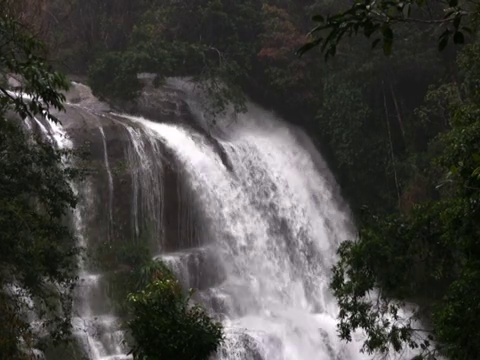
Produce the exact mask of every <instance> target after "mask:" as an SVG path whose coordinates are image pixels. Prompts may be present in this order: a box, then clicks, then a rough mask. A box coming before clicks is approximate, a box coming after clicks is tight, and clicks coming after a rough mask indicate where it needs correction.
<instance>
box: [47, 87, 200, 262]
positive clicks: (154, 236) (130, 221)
mask: <svg viewBox="0 0 480 360" xmlns="http://www.w3.org/2000/svg"><path fill="white" fill-rule="evenodd" d="M182 96H183V94H182V92H181V91H178V90H174V89H171V88H166V87H162V88H157V89H156V88H153V87H152V86H150V87H146V88H145V90H144V91H143V93H142V96H141V97H140V98H139V99H138V101H137V102H136V104H134V105H129V106H127V109H125V111H127V110H128V111H129V112H133V113H135V114H137V115H139V116H144V117H145V118H148V119H150V120H152V121H156V122H168V123H175V124H179V125H182V126H191V127H195V124H194V120H193V116H192V115H191V113H190V112H189V109H188V106H187V104H186V103H185V102H184V101H183V99H182ZM67 102H68V105H67V106H66V112H60V113H56V114H55V115H56V116H57V117H58V118H59V119H60V121H61V123H62V125H63V127H64V129H65V130H66V131H67V133H68V135H69V137H70V138H71V140H72V142H73V144H74V148H75V149H76V150H79V152H80V153H81V154H83V156H84V161H82V166H84V167H86V170H87V174H88V176H87V179H86V181H87V182H88V184H89V192H90V193H89V194H84V195H85V196H88V197H89V202H90V203H89V204H88V208H89V211H88V225H87V226H86V229H87V232H88V241H89V245H91V244H97V245H98V244H102V243H106V242H112V241H113V242H114V243H116V244H118V243H129V242H132V241H138V240H139V239H142V240H144V241H145V244H147V245H148V247H149V248H150V250H151V251H152V252H153V253H159V252H160V251H161V252H165V251H169V252H170V251H177V250H181V249H185V248H190V247H193V246H198V245H199V243H200V242H201V239H200V234H201V231H200V224H201V214H200V212H199V211H197V210H196V205H195V200H194V199H192V196H191V194H190V193H189V190H188V188H187V187H186V184H185V183H184V181H183V177H182V174H181V170H180V169H179V167H178V166H177V164H176V160H175V159H174V158H173V157H172V156H171V154H170V153H169V151H168V150H167V149H166V148H165V146H164V145H163V144H162V143H161V142H160V141H159V140H155V139H153V138H151V137H149V136H148V135H146V134H145V133H144V130H143V129H142V128H141V127H139V125H138V124H136V123H134V122H130V121H128V120H127V119H125V118H122V117H120V116H116V115H114V111H112V110H111V108H110V107H109V106H108V105H107V104H105V103H102V102H100V101H98V100H97V99H96V98H95V97H93V95H92V94H91V91H90V89H89V88H88V87H85V86H83V85H79V84H76V85H74V86H73V87H72V89H71V90H70V91H69V93H68V94H67ZM117 112H118V111H117Z"/></svg>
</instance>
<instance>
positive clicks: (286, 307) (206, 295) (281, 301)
mask: <svg viewBox="0 0 480 360" xmlns="http://www.w3.org/2000/svg"><path fill="white" fill-rule="evenodd" d="M124 118H126V119H128V120H130V121H134V122H137V123H139V124H140V125H141V126H142V127H143V128H144V129H145V130H146V131H147V134H148V135H149V136H151V137H154V138H158V139H160V140H161V141H162V142H163V143H164V144H165V145H166V146H167V147H168V148H170V149H171V150H172V151H173V152H174V154H175V156H176V157H177V158H178V161H179V162H180V163H181V164H182V166H183V167H184V169H185V171H186V173H187V176H188V179H187V182H188V184H189V185H190V187H191V189H192V190H193V191H194V193H195V194H196V195H197V197H198V199H199V202H200V204H201V207H202V209H203V212H204V216H205V219H206V221H207V223H208V225H209V226H208V229H207V233H206V234H204V237H205V238H208V239H210V241H208V242H207V243H206V244H205V246H204V247H202V248H197V249H189V250H185V251H182V252H180V253H175V254H165V255H164V256H163V259H164V260H165V261H166V262H167V263H169V264H170V265H171V266H172V268H173V269H174V270H176V271H177V273H178V274H179V276H181V277H183V278H185V277H187V278H188V275H189V266H191V265H190V264H188V263H187V262H188V261H190V259H191V258H192V257H196V258H198V257H205V256H206V255H205V254H208V256H209V257H210V258H213V259H214V260H215V261H214V262H213V263H216V264H218V265H217V266H218V268H217V271H218V272H222V273H223V277H222V278H223V279H224V280H223V281H222V282H220V283H219V284H217V285H215V286H212V287H209V288H206V289H202V290H201V291H199V297H200V298H201V299H202V300H203V302H204V303H205V304H207V306H209V307H210V308H211V310H212V311H214V312H216V313H217V314H219V316H221V317H222V319H223V322H224V325H225V329H226V335H227V339H226V342H225V344H224V346H223V348H222V349H221V351H220V352H219V355H218V357H219V359H225V360H227V359H228V360H236V359H264V360H277V359H278V360H283V359H284V360H311V359H319V360H322V359H325V360H327V359H345V360H347V359H361V358H364V356H363V355H362V354H360V346H359V344H358V343H352V344H349V345H346V344H344V343H341V342H340V341H339V339H338V338H337V335H336V319H335V318H336V314H337V307H336V304H335V302H334V300H333V299H332V296H331V294H330V292H329V290H328V283H329V275H330V273H329V269H330V267H331V265H332V264H333V262H334V261H335V250H336V248H337V247H338V245H339V243H340V242H341V241H342V240H345V239H348V238H351V236H352V234H351V233H350V232H349V229H350V226H351V225H350V223H349V220H348V213H347V212H345V211H343V210H342V209H341V206H339V203H338V200H337V199H336V194H335V193H334V191H333V189H332V185H333V184H331V183H330V180H329V179H330V175H329V174H322V173H320V172H319V167H318V161H319V159H320V156H319V155H318V154H317V153H311V152H309V151H307V149H306V147H305V146H304V144H302V143H300V141H299V138H298V136H297V134H296V132H298V130H296V129H293V128H291V127H290V126H287V125H286V124H284V123H283V122H281V121H280V120H278V119H275V117H274V116H273V115H272V114H271V113H268V112H265V111H261V110H260V109H258V108H256V107H254V106H250V110H249V111H248V112H247V113H246V114H244V115H241V116H240V117H239V119H238V121H237V122H236V124H235V125H234V126H233V127H230V129H229V130H228V132H227V134H226V135H227V136H225V139H224V140H221V141H220V145H221V146H222V148H223V149H224V150H225V152H226V154H227V156H228V159H229V161H230V162H231V164H232V167H233V169H232V171H229V169H227V167H226V166H225V165H224V163H223V162H222V159H221V157H220V156H219V154H218V153H217V152H216V151H215V149H214V147H213V146H211V144H210V143H209V142H208V141H207V139H205V138H204V137H202V136H201V135H199V134H196V133H194V132H193V131H192V130H189V129H187V128H184V127H180V126H176V125H170V124H161V123H155V122H151V121H148V120H145V119H142V118H138V117H132V116H124ZM184 281H185V279H184ZM186 281H187V282H188V279H186Z"/></svg>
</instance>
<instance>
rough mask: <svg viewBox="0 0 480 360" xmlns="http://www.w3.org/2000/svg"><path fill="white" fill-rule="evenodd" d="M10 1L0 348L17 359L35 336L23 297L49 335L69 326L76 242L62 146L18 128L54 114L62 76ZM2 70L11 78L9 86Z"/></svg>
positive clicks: (1, 26)
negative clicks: (70, 221)
mask: <svg viewBox="0 0 480 360" xmlns="http://www.w3.org/2000/svg"><path fill="white" fill-rule="evenodd" d="M17 5H18V3H17V2H14V1H10V0H2V1H0V7H1V13H0V78H1V79H2V81H1V82H0V168H1V169H2V170H1V172H0V238H1V242H0V286H1V289H2V290H1V291H0V352H1V353H2V356H4V357H6V358H18V359H22V358H23V357H25V356H29V354H28V351H29V348H30V347H31V346H33V344H34V341H35V338H34V337H33V336H32V335H33V333H32V330H33V329H32V327H31V325H30V322H29V321H28V319H27V318H26V311H28V310H32V309H30V305H29V302H30V301H32V302H33V303H34V304H35V310H36V311H37V315H39V317H40V320H41V321H42V323H43V326H44V327H45V328H46V329H47V330H48V331H49V332H50V334H51V338H52V339H53V340H62V339H65V338H66V336H68V334H69V329H70V311H71V291H72V289H73V286H74V283H75V276H76V274H75V268H76V254H77V249H76V246H75V239H74V236H73V234H72V233H71V231H70V229H69V227H68V224H67V222H66V221H65V220H66V215H67V213H68V211H69V210H70V209H71V208H73V207H74V206H75V203H76V197H75V195H74V193H73V191H72V189H71V186H70V181H72V180H73V179H74V178H75V177H76V174H77V172H76V171H75V170H74V169H73V168H71V167H69V166H64V163H63V160H64V159H65V156H68V154H67V153H66V152H64V151H62V150H60V149H56V148H55V147H53V146H52V144H51V143H50V142H49V141H48V140H47V139H44V138H42V136H37V135H35V134H29V133H26V132H25V131H24V129H23V128H22V125H21V124H22V120H23V119H26V118H31V119H33V118H34V117H35V116H44V117H45V118H47V119H50V120H51V121H57V119H56V118H55V117H54V116H53V115H52V114H51V113H50V109H51V108H56V109H59V110H61V109H63V101H64V96H63V95H62V94H61V92H60V91H61V90H63V89H66V88H67V82H66V80H65V78H64V77H63V76H62V75H61V74H58V73H56V72H54V71H53V70H52V68H51V67H49V66H48V65H47V63H46V58H45V47H44V46H43V44H42V43H41V42H39V41H38V40H37V39H36V37H35V36H34V35H33V34H32V32H31V31H30V29H29V28H28V27H27V26H26V25H25V24H24V23H23V22H21V21H20V18H19V17H17V13H16V12H15V9H16V6H17ZM23 20H24V19H23ZM9 76H12V77H16V78H18V80H19V84H20V86H18V87H17V89H16V93H14V92H11V91H9V90H8V88H7V85H8V84H7V78H8V77H9ZM26 352H27V353H26Z"/></svg>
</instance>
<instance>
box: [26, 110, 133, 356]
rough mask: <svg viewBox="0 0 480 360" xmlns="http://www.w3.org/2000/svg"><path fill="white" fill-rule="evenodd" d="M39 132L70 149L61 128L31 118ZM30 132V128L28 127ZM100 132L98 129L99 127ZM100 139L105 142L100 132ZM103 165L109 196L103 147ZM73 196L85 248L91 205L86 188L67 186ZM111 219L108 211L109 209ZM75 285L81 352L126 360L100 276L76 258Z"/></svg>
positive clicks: (74, 319)
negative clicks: (87, 213)
mask: <svg viewBox="0 0 480 360" xmlns="http://www.w3.org/2000/svg"><path fill="white" fill-rule="evenodd" d="M34 120H35V123H36V124H37V126H38V128H39V129H40V131H41V132H42V133H43V134H44V136H45V137H46V138H47V139H49V140H50V141H51V142H52V145H53V146H55V147H57V148H59V149H64V150H70V149H73V143H72V141H71V140H70V138H69V136H68V134H67V133H66V131H65V130H64V129H63V128H62V126H61V124H58V123H55V122H52V121H48V119H46V120H45V121H44V122H42V121H41V120H39V119H37V118H34ZM30 128H31V125H30ZM100 129H102V128H101V127H100ZM101 134H102V138H103V139H105V137H104V136H105V135H104V133H103V130H101ZM104 150H105V154H104V156H105V163H106V168H107V171H108V175H109V189H110V191H111V194H110V195H111V196H113V180H112V177H111V172H110V168H109V166H108V154H107V148H106V145H105V148H104ZM71 185H72V188H73V190H74V192H75V193H76V194H77V196H79V197H80V199H81V200H82V201H81V202H80V205H79V206H77V208H76V209H75V211H74V213H73V224H74V227H75V230H76V237H77V239H78V244H77V245H78V246H79V247H80V248H81V249H86V248H88V240H87V239H86V238H85V233H86V229H85V221H84V213H85V212H88V210H89V209H90V208H91V204H89V203H88V201H89V200H90V199H91V195H90V194H89V192H90V187H89V186H88V184H87V185H84V186H83V187H82V189H81V190H80V189H79V187H78V185H77V184H71ZM110 216H111V207H110ZM78 261H79V273H78V278H79V280H78V285H77V289H76V292H75V295H74V310H73V311H74V313H73V314H72V315H73V317H72V327H73V335H74V336H75V337H76V338H77V339H78V341H79V342H80V344H81V345H82V348H83V351H84V352H85V354H86V355H87V356H88V358H89V360H130V359H131V356H127V355H125V354H126V349H125V347H124V345H123V340H124V337H125V336H124V332H123V331H122V330H121V329H120V319H118V318H117V317H116V316H114V315H113V314H111V313H110V312H109V310H108V305H107V304H106V303H107V300H108V299H107V297H106V296H105V294H104V288H103V286H102V285H103V284H102V280H103V275H102V274H94V273H91V272H89V271H88V265H87V263H86V262H85V261H84V257H83V256H80V257H79V260H78Z"/></svg>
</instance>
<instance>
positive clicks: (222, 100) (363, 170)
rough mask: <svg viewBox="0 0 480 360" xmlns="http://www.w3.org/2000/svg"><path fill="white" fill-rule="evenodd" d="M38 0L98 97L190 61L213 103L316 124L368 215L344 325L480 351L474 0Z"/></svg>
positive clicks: (70, 60) (54, 46)
mask: <svg viewBox="0 0 480 360" xmlns="http://www.w3.org/2000/svg"><path fill="white" fill-rule="evenodd" d="M27 2H28V1H27ZM30 3H31V4H30V6H27V7H24V8H25V9H32V10H31V11H36V14H37V15H36V16H35V18H34V19H32V27H33V28H34V29H37V30H38V33H39V36H40V37H42V39H43V40H44V41H45V42H46V43H47V44H48V47H49V50H50V53H49V56H50V58H51V59H52V61H54V63H55V64H56V66H57V68H59V69H62V70H64V71H66V72H69V73H73V74H77V75H88V81H89V83H90V85H91V86H92V88H93V90H94V92H95V94H97V95H98V96H99V97H101V98H104V99H107V100H109V101H111V102H113V103H115V104H117V105H118V104H122V103H125V102H129V101H134V99H135V97H136V95H137V94H138V93H139V92H140V91H141V90H142V84H141V83H140V82H139V81H138V78H137V73H141V72H149V73H153V74H155V75H156V81H155V83H156V84H158V85H160V84H161V83H162V81H163V80H164V79H165V78H166V77H169V76H191V77H193V78H195V79H197V80H200V81H203V83H204V84H205V89H206V90H207V91H208V92H210V94H211V95H212V101H213V105H214V108H215V109H216V110H221V109H222V108H223V107H224V106H225V104H227V102H230V101H233V102H234V103H235V104H237V105H238V109H240V110H241V108H242V104H243V102H244V100H245V98H244V95H243V94H247V95H248V96H249V97H250V98H252V99H253V100H255V101H257V102H259V103H261V104H263V105H264V106H266V107H269V108H273V109H275V110H276V111H277V112H279V113H281V114H282V115H283V116H284V117H285V118H287V119H289V121H291V122H292V123H295V124H297V125H299V126H302V127H304V128H305V129H307V131H308V133H309V134H310V135H311V136H312V137H313V138H314V140H315V141H316V142H317V144H318V145H319V146H320V147H321V148H322V150H323V152H324V154H325V155H326V157H327V158H328V160H329V162H330V165H331V167H332V169H333V170H334V171H335V173H336V175H337V179H338V181H339V183H340V186H341V188H342V190H343V192H344V195H345V197H346V198H347V199H348V200H349V202H350V204H351V207H352V209H353V211H354V213H355V215H356V218H357V222H358V228H359V232H358V237H357V239H350V240H351V241H347V242H345V243H344V244H343V245H342V246H341V248H340V250H339V255H340V256H339V259H340V260H339V263H338V265H337V266H336V267H335V268H334V269H333V279H332V289H333V291H334V294H335V296H336V297H337V299H338V301H339V304H340V313H339V315H340V319H341V323H340V326H339V333H340V335H341V336H342V337H343V338H344V339H347V340H349V339H350V338H351V336H352V331H353V330H355V329H357V328H362V329H364V330H366V331H367V335H368V336H367V340H366V342H365V347H364V349H365V351H368V352H374V351H381V352H385V351H387V350H389V349H394V350H398V351H400V350H401V349H402V348H403V347H405V346H410V347H418V348H419V349H420V350H422V351H423V353H424V355H425V356H430V355H431V356H436V354H439V353H440V354H446V355H448V356H449V357H450V358H451V359H462V360H463V359H476V358H477V357H478V354H479V353H480V349H479V344H480V325H478V324H479V321H478V320H479V319H478V314H480V308H479V301H478V298H479V296H480V294H479V288H478V286H477V284H478V280H479V279H480V254H479V251H480V248H479V235H480V234H479V230H480V229H479V226H480V225H479V224H480V222H479V220H480V219H479V200H480V199H479V188H480V180H479V179H480V170H479V169H480V148H479V145H478V144H479V138H478V137H479V136H480V132H479V129H480V123H479V120H478V114H479V111H480V108H479V104H480V103H479V101H480V98H479V96H480V95H479V90H478V89H479V84H480V70H479V65H478V64H479V63H480V45H479V43H478V39H477V27H476V25H477V21H478V15H479V9H478V6H479V5H478V3H477V1H473V0H471V1H468V0H465V1H456V0H445V1H433V0H405V1H403V0H380V1H370V0H356V1H349V0H317V1H315V0H297V1H293V0H245V1H234V0H193V1H192V0H190V1H187V0H165V1H151V0H139V1H130V0H103V1H98V0H82V1H80V0H67V1H65V0H62V1H60V0H42V1H35V2H34V1H30ZM27 15H28V14H26V15H25V16H27ZM312 16H313V19H312ZM312 28H313V31H312V32H311V34H310V35H309V36H307V37H306V36H305V34H307V33H308V32H309V31H310V30H311V29H312ZM40 30H41V31H40ZM377 48H379V49H377ZM380 48H382V49H383V51H382V50H380ZM439 50H442V51H439ZM296 52H297V54H296ZM2 54H4V52H3V51H2ZM298 54H303V55H302V56H298ZM333 55H335V56H333ZM386 55H387V56H386ZM325 57H327V58H328V62H325V61H324V58H325ZM1 66H5V65H4V64H3V63H2V65H1ZM42 97H43V95H42ZM19 110H21V109H19ZM154 290H155V289H153V288H152V294H153V293H154V292H155V291H156V290H155V291H154ZM147 300H148V301H150V300H152V301H153V302H154V301H155V299H146V301H147ZM403 302H409V303H414V304H417V305H418V306H419V308H418V310H417V311H413V313H412V314H410V315H408V314H400V313H399V312H398V310H399V305H400V304H401V303H403ZM419 316H421V317H422V319H423V320H424V321H423V323H422V324H423V325H417V323H415V322H414V319H415V318H417V317H419ZM420 326H421V328H420ZM432 340H435V341H432Z"/></svg>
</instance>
